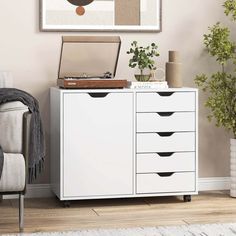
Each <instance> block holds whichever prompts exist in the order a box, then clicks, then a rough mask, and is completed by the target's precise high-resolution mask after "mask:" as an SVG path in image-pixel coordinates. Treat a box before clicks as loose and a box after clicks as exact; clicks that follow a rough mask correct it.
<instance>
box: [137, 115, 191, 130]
mask: <svg viewBox="0 0 236 236" xmlns="http://www.w3.org/2000/svg"><path fill="white" fill-rule="evenodd" d="M166 131H195V112H155V113H137V132H166Z"/></svg>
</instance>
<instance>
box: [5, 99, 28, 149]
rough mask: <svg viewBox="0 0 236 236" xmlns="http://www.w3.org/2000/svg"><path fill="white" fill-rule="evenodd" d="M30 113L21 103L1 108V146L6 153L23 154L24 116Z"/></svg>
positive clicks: (10, 103)
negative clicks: (27, 112)
mask: <svg viewBox="0 0 236 236" xmlns="http://www.w3.org/2000/svg"><path fill="white" fill-rule="evenodd" d="M26 111H28V108H27V106H25V105H24V104H23V103H21V102H8V103H5V104H3V105H1V106H0V130H1V135H0V144H1V146H2V149H3V151H4V152H6V153H22V146H23V143H22V133H23V114H24V113H25V112H26Z"/></svg>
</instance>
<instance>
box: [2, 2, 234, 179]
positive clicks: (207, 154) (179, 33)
mask: <svg viewBox="0 0 236 236" xmlns="http://www.w3.org/2000/svg"><path fill="white" fill-rule="evenodd" d="M38 2H39V0H23V1H9V0H1V2H0V34H1V35H0V70H10V71H12V72H13V74H14V78H15V81H14V83H15V86H16V87H17V88H20V89H24V90H26V91H28V92H30V93H32V94H33V95H34V96H35V97H36V98H37V99H38V100H39V101H40V107H41V112H42V117H43V122H44V127H45V130H46V139H47V144H48V137H49V132H48V130H49V122H48V120H49V115H48V114H49V87H51V86H54V85H55V82H56V78H57V69H58V60H59V51H60V42H61V35H68V33H64V34H62V33H42V32H39V27H38V21H39V20H38V19H39V6H38V5H39V3H38ZM221 2H222V1H216V0H205V1H202V0H163V32H162V33H158V34H157V33H149V34H145V33H121V34H119V35H120V36H121V37H122V43H123V44H122V51H121V56H120V60H119V65H118V76H119V77H123V78H127V79H130V78H132V75H133V71H132V70H131V69H129V67H128V66H127V64H128V56H127V55H126V53H125V52H126V50H127V49H128V48H129V45H130V43H131V41H133V40H134V39H135V40H138V41H139V42H140V43H142V44H147V43H151V42H156V43H158V45H159V46H160V52H161V57H160V59H158V62H159V65H160V67H163V66H164V63H165V62H166V61H167V52H168V50H169V49H176V50H179V51H180V52H181V54H182V60H183V63H184V84H185V85H186V86H194V83H193V79H194V76H195V75H196V74H197V73H199V72H210V71H211V70H212V69H214V66H213V65H214V60H212V59H209V57H207V56H205V55H204V54H203V52H202V50H203V46H202V35H203V33H205V32H206V30H207V27H208V26H209V25H211V24H213V23H215V22H216V21H219V20H222V21H226V22H228V21H227V20H226V17H224V14H223V11H222V8H221ZM73 35H76V34H73ZM203 102H204V95H203V94H202V93H200V116H199V125H200V137H199V141H200V147H199V149H200V152H199V157H200V160H199V168H200V176H201V177H219V176H220V177H223V176H229V135H228V134H227V133H225V131H224V130H222V129H217V128H215V127H214V125H212V124H209V123H208V121H207V119H206V117H205V115H206V110H205V108H204V107H203V105H202V104H203ZM38 182H40V183H48V182H49V156H47V161H46V169H45V173H44V174H43V176H42V177H41V179H39V180H38Z"/></svg>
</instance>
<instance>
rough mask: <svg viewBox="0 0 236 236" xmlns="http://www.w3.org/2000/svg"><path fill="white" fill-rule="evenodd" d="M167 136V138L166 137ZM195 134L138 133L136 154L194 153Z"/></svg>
mask: <svg viewBox="0 0 236 236" xmlns="http://www.w3.org/2000/svg"><path fill="white" fill-rule="evenodd" d="M166 135H168V136H166ZM194 151H195V133H194V132H182V133H138V134H137V152H138V153H145V152H147V153H150V152H194Z"/></svg>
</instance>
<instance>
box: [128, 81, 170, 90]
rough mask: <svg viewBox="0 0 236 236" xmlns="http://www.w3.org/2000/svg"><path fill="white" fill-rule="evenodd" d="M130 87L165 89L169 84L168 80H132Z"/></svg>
mask: <svg viewBox="0 0 236 236" xmlns="http://www.w3.org/2000/svg"><path fill="white" fill-rule="evenodd" d="M130 88H132V89H165V88H168V84H167V82H166V81H157V82H131V83H130Z"/></svg>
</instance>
